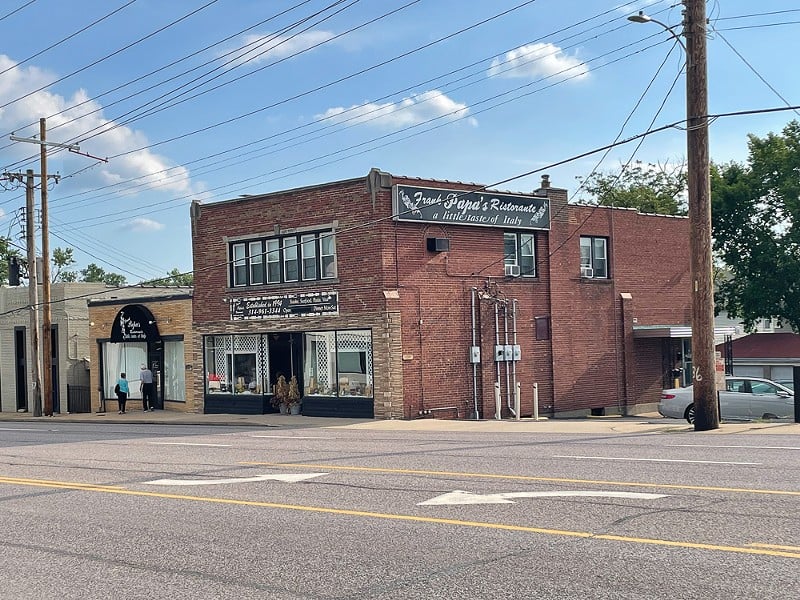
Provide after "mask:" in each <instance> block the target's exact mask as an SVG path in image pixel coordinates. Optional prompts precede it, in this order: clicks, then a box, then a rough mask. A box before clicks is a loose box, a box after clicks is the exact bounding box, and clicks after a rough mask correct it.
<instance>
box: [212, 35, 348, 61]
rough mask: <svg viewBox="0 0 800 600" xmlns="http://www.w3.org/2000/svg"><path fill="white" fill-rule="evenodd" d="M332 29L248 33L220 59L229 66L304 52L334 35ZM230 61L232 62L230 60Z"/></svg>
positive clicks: (270, 59) (221, 55)
mask: <svg viewBox="0 0 800 600" xmlns="http://www.w3.org/2000/svg"><path fill="white" fill-rule="evenodd" d="M334 35H335V34H334V33H332V32H330V31H306V32H304V33H300V34H298V35H296V36H287V35H275V34H269V33H267V34H264V35H247V36H244V37H243V38H242V43H241V46H239V47H237V48H236V49H234V50H233V51H231V50H227V51H226V52H225V53H224V55H223V54H220V59H221V60H222V61H223V62H225V63H227V64H226V65H225V66H226V67H228V68H233V67H237V66H240V65H243V64H245V63H246V64H249V65H257V64H259V63H263V62H269V61H273V60H277V59H281V58H286V57H287V56H291V55H292V54H297V53H298V52H303V51H304V50H308V49H309V48H312V47H314V46H316V45H318V44H321V43H323V42H326V41H328V40H329V39H331V38H332V37H334ZM229 61H230V62H229Z"/></svg>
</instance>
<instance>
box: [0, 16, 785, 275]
mask: <svg viewBox="0 0 800 600" xmlns="http://www.w3.org/2000/svg"><path fill="white" fill-rule="evenodd" d="M793 6H794V5H793V3H790V2H786V1H785V0H761V1H760V2H758V3H754V2H752V1H749V0H724V1H722V0H717V1H711V2H709V3H708V4H707V11H708V15H709V17H710V20H711V23H710V24H711V33H710V36H709V40H708V44H709V67H708V68H709V112H710V113H711V114H720V113H726V112H733V111H744V110H758V109H764V108H772V107H780V106H786V105H787V103H788V104H791V105H796V104H800V78H798V77H797V76H796V74H795V69H794V67H793V66H792V64H793V62H794V57H796V56H798V55H800V35H798V34H800V8H794V7H793ZM681 9H682V6H681V5H680V3H679V2H677V1H676V0H672V1H667V0H642V1H637V2H628V3H623V2H620V1H619V0H617V1H615V0H533V1H530V0H529V1H525V0H492V1H491V2H489V1H482V0H481V1H479V0H416V1H415V0H360V1H359V0H339V1H337V0H305V1H304V0H272V1H269V2H266V1H263V0H170V1H164V0H160V1H156V0H71V1H70V2H63V0H5V1H4V2H3V3H2V6H0V40H2V44H0V135H1V136H2V137H0V169H2V170H3V171H11V172H17V171H24V170H25V169H27V168H33V169H34V170H36V171H37V172H38V170H39V166H38V146H34V145H33V144H28V143H22V142H16V143H15V142H11V141H10V140H9V135H10V134H11V133H12V132H13V133H14V134H15V135H16V136H19V137H33V136H34V135H36V134H37V133H38V121H39V119H40V118H41V117H46V118H47V124H48V140H52V141H57V142H62V143H71V144H76V143H77V144H79V146H80V150H81V152H83V153H86V154H88V155H91V156H93V157H101V158H106V157H108V162H100V161H97V160H95V159H93V158H91V157H90V156H83V155H80V154H75V153H68V152H66V151H63V150H57V149H55V148H53V149H51V150H50V153H49V155H48V156H49V158H48V172H49V173H56V172H58V173H60V175H61V177H62V178H61V180H60V183H58V185H54V184H52V183H51V187H50V188H49V189H50V193H49V207H50V229H51V241H50V245H51V248H53V247H56V246H60V247H66V246H69V247H72V248H74V250H75V256H76V259H77V261H78V264H77V265H76V266H77V268H83V267H85V266H86V265H87V264H88V263H90V262H94V263H97V264H99V265H100V266H102V267H103V268H104V269H106V270H107V271H114V272H118V273H122V274H124V275H125V276H126V277H127V279H128V281H129V282H130V283H134V282H137V281H140V280H142V279H143V278H152V277H158V276H162V275H164V274H165V273H166V272H167V271H169V270H171V269H172V268H176V267H177V268H178V269H179V270H181V271H188V270H190V269H191V264H192V261H191V240H190V231H189V210H188V206H189V204H190V203H191V201H192V200H193V199H199V200H201V201H216V200H225V199H229V198H234V197H237V196H239V195H240V194H257V193H266V192H271V191H277V190H282V189H290V188H294V187H300V186H305V185H313V184H317V183H324V182H326V181H333V180H338V179H348V178H352V177H360V176H365V175H366V174H367V172H368V171H369V169H370V168H372V167H378V168H380V169H382V170H385V171H389V172H391V173H394V174H397V175H408V176H413V177H422V178H434V179H447V180H457V181H468V182H477V183H480V184H493V183H495V182H501V181H505V180H508V179H511V178H515V177H516V179H513V180H512V181H508V182H506V183H503V184H501V185H499V186H497V187H499V188H500V189H504V190H510V191H515V192H520V191H522V192H524V191H531V190H533V189H535V188H536V187H538V184H539V181H540V177H541V173H536V174H533V175H529V176H526V177H518V176H519V175H521V174H524V173H528V172H531V171H534V170H537V169H542V168H545V167H548V165H553V164H555V163H561V162H563V161H567V162H565V163H564V164H561V165H560V166H555V167H548V168H547V169H546V170H545V171H543V172H546V173H548V174H549V175H550V177H551V182H552V184H553V185H554V186H557V187H565V188H567V189H568V190H569V192H570V195H573V194H575V195H576V198H580V197H581V194H580V190H578V182H577V181H576V177H578V176H586V175H588V174H589V173H591V172H592V170H593V169H595V168H598V164H599V169H600V170H603V171H613V170H615V169H617V168H618V167H619V166H620V165H621V164H623V163H626V162H627V161H629V160H631V159H633V160H641V161H645V162H654V163H662V164H671V163H676V162H680V161H682V160H684V158H685V155H686V150H685V132H684V131H682V130H680V129H669V130H666V131H664V132H661V133H657V134H654V135H652V136H649V137H648V138H646V139H645V141H644V143H642V144H641V146H640V147H638V149H637V147H636V146H637V145H636V144H635V143H629V144H626V145H623V146H620V147H618V148H615V149H614V150H613V151H611V152H610V153H608V155H607V156H605V157H604V155H603V154H594V155H592V156H589V157H585V158H581V159H578V160H568V159H571V158H572V157H575V156H578V155H580V154H583V153H585V152H587V151H589V150H592V149H595V148H599V147H602V146H605V145H607V144H610V143H612V142H614V141H615V140H616V139H617V138H618V137H620V136H621V138H623V139H624V138H628V137H630V136H633V135H636V134H639V133H642V132H644V131H647V130H648V129H651V128H655V127H659V126H663V125H667V124H669V123H673V122H676V121H680V120H681V119H683V118H684V116H685V80H684V78H683V77H682V75H680V71H681V68H682V66H683V61H684V55H683V53H682V51H681V49H680V47H675V44H674V39H673V38H671V37H670V36H669V35H668V34H667V33H666V32H665V31H664V29H663V28H662V27H660V26H659V25H657V24H654V23H650V24H635V23H631V22H629V21H628V20H627V19H626V16H628V15H630V14H634V13H635V12H637V11H638V10H644V11H646V13H647V14H649V15H651V16H653V17H654V18H656V19H658V20H659V21H662V22H664V23H666V24H668V25H679V23H680V21H681ZM676 31H680V27H678V28H677V29H676ZM792 118H798V115H797V114H796V113H794V112H792V111H786V112H780V113H773V114H756V115H748V116H737V117H726V118H719V119H716V120H715V121H714V122H713V123H712V125H711V128H710V136H711V157H712V159H713V160H715V161H718V162H726V161H730V160H738V161H742V160H744V159H745V158H746V156H747V134H748V133H754V134H756V135H759V136H763V135H766V134H767V133H769V132H778V131H780V130H781V129H782V128H783V126H784V125H785V124H786V123H787V122H788V121H789V120H791V119H792ZM601 159H602V161H601ZM37 201H38V194H37ZM24 202H25V198H24V190H21V189H14V187H13V186H11V185H9V184H7V183H6V184H5V186H4V187H3V188H0V235H4V236H5V235H10V236H12V237H14V238H15V239H16V240H17V243H20V244H22V243H23V242H22V240H21V239H20V238H19V237H18V236H19V235H20V233H21V229H20V226H19V222H18V218H17V214H18V212H17V211H18V209H19V208H21V207H22V206H24ZM23 245H24V244H23Z"/></svg>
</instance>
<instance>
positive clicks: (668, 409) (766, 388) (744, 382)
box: [658, 375, 794, 423]
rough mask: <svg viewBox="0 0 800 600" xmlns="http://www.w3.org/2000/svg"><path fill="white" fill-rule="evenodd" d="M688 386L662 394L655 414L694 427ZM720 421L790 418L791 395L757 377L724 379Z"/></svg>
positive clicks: (779, 386)
mask: <svg viewBox="0 0 800 600" xmlns="http://www.w3.org/2000/svg"><path fill="white" fill-rule="evenodd" d="M692 393H693V392H692V386H688V387H684V388H673V389H670V390H662V392H661V402H660V403H659V404H658V412H659V413H661V414H662V415H663V416H665V417H672V418H674V419H686V420H687V421H689V423H694V399H693V397H692ZM719 409H720V418H722V419H736V420H750V419H784V418H790V417H793V416H794V392H793V391H792V390H791V389H789V388H788V387H786V386H785V385H781V384H780V383H776V382H774V381H770V380H769V379H762V378H760V377H736V376H735V375H729V376H727V377H725V389H724V390H719Z"/></svg>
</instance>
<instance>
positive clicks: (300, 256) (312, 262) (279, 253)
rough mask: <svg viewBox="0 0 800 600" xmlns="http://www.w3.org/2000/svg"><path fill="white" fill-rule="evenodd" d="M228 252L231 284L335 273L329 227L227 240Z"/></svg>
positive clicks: (312, 278) (309, 278)
mask: <svg viewBox="0 0 800 600" xmlns="http://www.w3.org/2000/svg"><path fill="white" fill-rule="evenodd" d="M229 253H230V260H231V266H230V275H229V276H230V280H231V283H232V285H233V286H234V287H241V286H249V285H264V284H270V283H291V282H294V281H316V280H319V279H333V278H335V277H336V240H335V237H334V235H333V232H332V231H320V232H315V233H304V234H300V235H286V236H282V237H275V238H266V239H253V240H246V241H237V242H231V244H230V246H229Z"/></svg>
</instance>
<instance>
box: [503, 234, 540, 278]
mask: <svg viewBox="0 0 800 600" xmlns="http://www.w3.org/2000/svg"><path fill="white" fill-rule="evenodd" d="M535 241H536V238H535V236H534V234H532V233H504V234H503V263H504V264H505V271H506V274H510V275H515V276H516V275H522V276H525V277H536V244H535ZM515 267H516V268H515Z"/></svg>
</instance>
